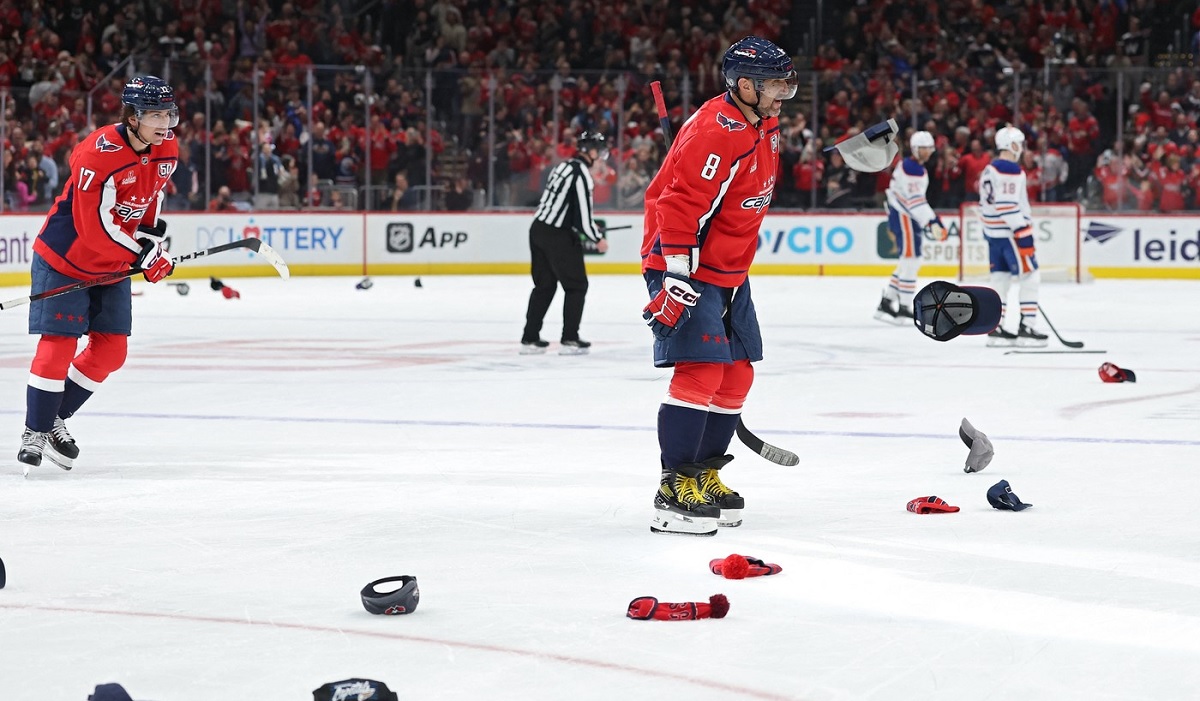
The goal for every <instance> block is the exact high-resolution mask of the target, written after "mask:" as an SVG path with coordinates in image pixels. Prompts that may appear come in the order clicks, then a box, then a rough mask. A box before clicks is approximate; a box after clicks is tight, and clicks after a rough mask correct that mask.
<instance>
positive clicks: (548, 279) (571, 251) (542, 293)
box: [521, 221, 588, 341]
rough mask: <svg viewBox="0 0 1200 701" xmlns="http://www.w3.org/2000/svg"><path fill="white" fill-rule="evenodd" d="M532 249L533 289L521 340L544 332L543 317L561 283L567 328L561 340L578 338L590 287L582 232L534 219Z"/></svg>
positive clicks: (564, 324)
mask: <svg viewBox="0 0 1200 701" xmlns="http://www.w3.org/2000/svg"><path fill="white" fill-rule="evenodd" d="M529 251H530V253H531V254H532V267H531V270H530V273H531V274H532V276H533V292H531V293H530V294H529V309H528V310H527V311H526V312H525V332H524V334H522V336H521V340H522V341H532V340H535V339H537V338H538V335H539V334H540V333H541V331H542V320H543V319H544V318H545V317H546V311H547V310H548V309H550V303H551V302H552V301H554V293H555V291H556V290H557V289H558V285H559V284H560V283H561V284H562V288H563V329H562V336H561V337H560V340H562V341H578V340H579V322H580V320H582V319H583V300H584V297H586V296H587V289H588V279H587V269H586V268H585V267H584V265H583V242H582V241H580V240H579V234H577V233H575V232H573V231H569V230H567V229H555V228H554V227H552V226H549V225H547V224H544V223H542V222H540V221H534V222H533V224H532V225H531V226H530V227H529Z"/></svg>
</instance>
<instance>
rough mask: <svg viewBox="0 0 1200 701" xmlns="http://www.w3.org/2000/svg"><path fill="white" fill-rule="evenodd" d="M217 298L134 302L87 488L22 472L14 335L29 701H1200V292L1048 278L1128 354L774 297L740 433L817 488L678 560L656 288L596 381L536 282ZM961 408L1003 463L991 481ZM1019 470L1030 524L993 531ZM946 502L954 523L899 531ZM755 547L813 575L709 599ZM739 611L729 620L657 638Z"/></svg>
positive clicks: (1070, 307)
mask: <svg viewBox="0 0 1200 701" xmlns="http://www.w3.org/2000/svg"><path fill="white" fill-rule="evenodd" d="M191 282H192V291H191V294H190V295H188V296H180V295H177V294H176V293H175V292H174V291H173V289H172V288H169V287H166V286H163V285H160V286H157V287H151V286H149V285H145V284H142V285H135V289H136V290H139V291H142V292H143V293H144V294H142V295H141V296H138V297H137V298H135V300H134V305H135V310H134V317H135V318H134V325H135V328H134V336H133V338H132V340H131V354H130V359H129V362H128V363H127V365H126V367H125V368H124V369H123V370H121V371H120V372H119V373H117V374H116V375H114V376H113V377H112V378H111V379H110V380H109V381H108V383H107V384H106V386H105V387H103V389H102V390H101V392H100V393H98V394H97V395H96V397H95V398H93V400H92V401H91V402H90V403H89V404H88V405H86V406H85V407H84V408H83V410H82V411H81V412H80V413H79V414H78V415H77V416H76V417H74V418H73V419H72V420H71V421H70V424H69V425H70V428H71V430H72V432H73V433H74V435H75V437H76V439H77V440H78V442H79V444H80V446H81V448H82V455H81V457H80V459H79V460H78V465H77V467H76V468H75V470H74V471H72V472H69V473H67V472H63V471H60V470H59V469H57V468H55V467H53V466H51V465H49V464H48V463H47V464H46V465H45V466H43V467H41V468H39V469H37V470H35V471H34V473H33V474H32V475H30V477H29V478H28V479H25V478H23V477H22V476H21V471H20V469H19V466H18V463H17V462H16V460H15V455H16V452H17V447H18V444H19V436H20V433H21V427H22V423H23V416H24V396H25V383H26V378H27V374H28V368H29V361H30V358H31V357H32V352H33V348H34V340H35V339H33V338H32V337H29V336H27V335H26V334H25V324H26V312H25V310H24V308H19V309H14V310H10V311H5V312H2V313H0V330H2V333H0V363H2V366H3V371H2V372H0V378H2V384H0V390H2V391H3V393H4V396H6V397H8V400H7V401H6V402H4V404H3V409H2V416H3V417H4V421H3V425H4V426H5V428H4V432H3V433H0V435H3V436H7V442H6V443H5V446H6V447H5V448H4V450H5V451H6V452H4V455H5V456H7V457H5V459H4V462H3V463H0V465H4V467H0V558H3V560H4V562H5V564H6V565H7V567H8V586H7V587H6V588H5V589H3V590H0V698H2V699H3V700H4V701H40V700H43V699H46V700H53V701H72V700H78V701H83V699H86V697H87V694H88V693H89V692H90V691H91V689H92V688H93V686H94V685H95V684H97V683H101V682H110V681H117V682H121V683H122V684H124V685H125V687H126V688H127V689H129V691H130V692H131V693H132V695H133V697H134V698H135V699H153V700H155V701H216V700H219V699H256V700H257V701H302V700H304V699H311V698H312V697H311V690H313V689H315V688H317V687H318V686H320V685H321V684H323V683H325V682H329V681H334V680H338V679H344V678H347V677H353V676H364V677H370V678H374V679H377V680H381V681H384V682H386V683H387V684H388V685H389V686H390V687H391V688H392V689H393V690H395V691H397V692H398V693H399V696H400V698H401V699H414V700H415V699H419V700H421V701H430V700H434V699H483V698H486V699H522V700H534V699H536V700H541V699H555V700H557V699H564V698H570V699H571V700H572V701H586V700H593V699H594V700H604V701H611V699H613V698H623V699H648V700H653V701H664V700H665V699H688V700H689V701H700V700H703V699H726V700H727V699H796V700H803V701H842V700H847V699H869V700H872V701H875V700H883V699H888V700H891V699H897V700H901V699H955V700H962V699H1014V698H1019V699H1027V700H1028V699H1039V700H1040V699H1048V700H1049V699H1052V700H1054V701H1104V700H1111V699H1187V698H1197V697H1198V696H1200V509H1198V508H1197V506H1196V498H1197V494H1200V477H1198V472H1197V470H1198V467H1200V315H1198V314H1197V311H1196V310H1197V303H1200V283H1195V282H1170V281H1104V280H1102V281H1098V282H1095V283H1092V284H1087V285H1081V286H1075V285H1043V292H1042V301H1043V304H1044V305H1045V307H1046V310H1047V311H1049V312H1050V314H1051V320H1052V321H1053V322H1054V324H1055V325H1056V326H1057V328H1058V330H1059V331H1060V332H1061V333H1062V334H1063V336H1064V337H1066V338H1067V339H1069V340H1082V341H1085V342H1086V349H1087V350H1099V349H1104V350H1107V351H1108V352H1107V354H1104V355H1099V354H1036V355H1029V354H1012V355H1006V354H1005V353H1004V351H1002V350H996V349H989V348H986V347H985V344H984V341H983V340H982V339H981V338H977V337H976V338H962V339H959V340H955V341H952V342H949V343H937V342H934V341H932V340H929V339H927V338H925V337H924V336H922V335H920V334H919V333H917V332H916V331H915V330H914V329H912V328H909V327H894V326H889V325H884V324H881V323H879V322H877V321H874V320H873V319H872V318H871V314H872V311H873V310H874V308H875V305H876V304H877V302H878V294H879V290H880V288H881V286H882V283H883V281H882V280H879V279H866V278H812V277H804V278H779V277H775V278H768V277H759V278H756V280H755V283H756V284H755V298H756V301H757V305H758V311H759V317H760V319H761V321H762V325H763V328H764V335H765V341H766V354H767V357H766V359H765V360H764V361H763V362H762V363H759V364H758V365H757V380H756V383H755V386H754V389H753V390H752V392H751V395H750V399H749V401H748V403H747V406H746V409H745V414H744V417H745V421H746V423H747V425H748V426H750V427H751V428H752V429H753V430H755V431H757V432H758V433H759V434H760V435H761V436H762V437H763V438H765V439H766V440H768V441H771V442H774V443H776V444H778V445H780V446H782V447H785V448H788V449H791V450H793V451H795V452H797V453H799V454H800V455H801V464H800V465H799V466H796V467H792V468H784V467H780V466H777V465H774V464H772V463H769V462H766V461H764V460H762V459H761V458H758V457H756V456H754V455H753V454H751V453H750V452H749V451H748V450H747V449H746V448H745V447H743V446H741V445H740V444H738V443H736V441H735V443H734V445H733V446H732V450H731V452H732V453H733V454H734V455H735V456H736V460H735V461H734V462H733V463H732V464H730V465H729V467H727V468H726V469H725V471H724V472H723V476H724V478H725V481H726V482H727V483H729V484H730V485H731V486H732V487H733V488H734V489H737V490H738V491H740V492H741V493H742V495H743V496H745V498H746V501H747V508H746V513H745V524H744V525H743V526H742V527H740V528H736V529H722V531H721V532H720V533H719V534H718V535H717V536H716V537H714V538H691V537H683V536H661V535H653V534H651V533H650V531H649V521H650V512H651V501H652V497H653V492H654V490H655V488H656V486H657V481H658V458H657V454H658V450H657V443H656V438H655V433H654V430H653V428H654V425H655V415H656V412H657V409H658V404H659V402H660V400H661V399H662V397H663V396H664V394H665V392H666V388H667V382H668V379H669V372H667V371H663V370H657V369H655V368H654V367H652V365H651V363H650V334H649V331H648V330H647V329H646V328H645V326H643V325H642V322H641V318H640V310H641V307H642V305H643V304H644V302H645V292H644V288H643V287H642V285H641V281H640V279H639V278H638V277H636V276H598V277H593V280H592V289H591V292H590V293H589V296H588V306H587V309H586V311H585V314H584V325H583V336H584V338H587V339H589V340H591V341H593V342H594V343H595V346H594V348H593V352H592V353H591V354H590V355H588V356H583V357H562V356H559V355H557V354H555V351H557V343H555V344H554V345H552V346H551V353H550V354H548V355H544V356H534V357H530V356H521V355H518V353H517V347H518V344H517V341H518V339H519V337H520V334H521V326H522V320H523V315H524V309H525V301H526V298H527V295H528V292H529V282H528V279H527V278H526V277H523V276H504V277H426V278H424V280H423V282H424V286H423V287H421V288H417V287H414V285H413V280H412V278H407V277H394V278H377V279H376V280H375V283H376V284H375V286H374V288H373V289H371V290H369V291H359V290H356V289H355V288H354V283H355V282H356V280H355V279H351V278H336V279H335V278H298V279H292V280H289V281H283V280H280V279H277V278H256V279H235V280H227V281H226V282H227V283H229V284H231V285H232V286H233V287H235V288H237V289H238V290H240V291H241V293H242V298H241V299H239V300H226V299H223V298H222V297H221V296H220V295H219V294H218V293H215V292H212V291H211V290H209V289H208V286H207V285H206V284H205V281H195V280H193V281H191ZM924 282H928V280H927V279H923V281H922V283H924ZM26 293H27V290H22V289H18V288H8V289H5V290H0V295H3V297H4V298H5V299H8V298H10V297H16V296H19V295H21V294H26ZM560 302H561V293H560V296H559V297H557V298H556V300H555V305H554V308H553V309H552V311H551V314H550V317H549V318H548V320H547V328H546V331H545V332H544V333H543V335H544V336H545V337H546V338H547V339H550V340H557V338H558V331H559V320H560V316H559V314H560V311H559V310H560V308H561V307H560ZM1043 330H1045V329H1044V326H1043ZM1049 350H1066V349H1065V348H1064V347H1063V346H1061V345H1059V344H1058V343H1057V342H1055V341H1054V339H1053V337H1052V338H1051V345H1050V346H1049ZM1105 360H1109V361H1112V362H1114V363H1116V364H1118V365H1121V366H1123V367H1128V368H1132V369H1134V370H1135V371H1136V372H1137V375H1138V382H1137V383H1136V384H1103V383H1101V382H1100V380H1099V378H1098V376H1097V368H1098V367H1099V365H1100V364H1101V363H1102V362H1104V361H1105ZM963 417H967V418H969V419H970V420H971V422H972V423H974V425H975V426H976V427H978V428H979V429H980V430H981V431H983V432H985V433H986V434H987V435H988V436H989V437H990V438H991V439H992V442H993V443H994V444H995V448H996V456H995V459H994V460H993V462H992V464H991V465H990V466H989V467H988V468H987V469H986V470H985V471H983V472H982V473H978V474H964V473H963V469H962V468H963V461H964V459H965V457H966V453H967V451H966V448H965V447H964V446H963V445H962V443H961V442H960V441H959V439H958V436H957V429H958V425H959V422H960V420H961V419H962V418H963ZM1000 479H1007V480H1008V481H1009V482H1010V483H1011V484H1012V487H1013V490H1014V491H1015V492H1016V493H1017V494H1018V495H1019V496H1020V498H1021V499H1022V500H1024V501H1026V502H1030V503H1032V504H1034V508H1032V509H1029V510H1026V511H1024V512H1021V513H1012V512H1001V511H996V510H993V509H992V508H991V507H990V506H989V505H988V503H987V501H986V499H985V492H986V491H987V489H988V487H989V486H991V485H992V484H994V483H996V482H997V481H998V480H1000ZM926 495H937V496H940V497H942V498H944V499H946V500H947V501H949V502H950V503H951V504H955V505H958V506H960V507H961V508H962V511H961V512H959V513H956V514H944V515H927V516H918V515H915V514H912V513H909V512H907V511H906V510H905V504H906V502H908V500H910V499H912V498H914V497H918V496H926ZM730 553H741V554H744V555H751V556H755V557H759V558H762V559H764V560H767V561H769V562H774V563H778V564H780V565H782V567H783V572H782V574H780V575H778V576H773V577H760V578H755V579H747V580H741V581H731V580H725V579H722V578H720V577H717V576H715V575H713V574H711V573H710V572H709V571H708V562H709V560H710V559H713V558H718V557H724V556H725V555H728V554H730ZM401 574H410V575H416V576H417V577H418V580H419V583H420V588H421V604H420V607H419V609H418V610H417V611H416V612H415V613H414V614H412V615H409V616H394V617H392V616H388V617H385V616H372V615H369V614H367V613H366V612H365V611H364V610H363V608H362V606H361V604H360V601H359V590H360V589H361V588H362V586H363V585H364V584H366V583H367V582H369V581H371V580H373V579H377V578H380V577H385V576H391V575H401ZM718 592H719V593H723V594H725V595H727V596H728V597H729V601H730V603H731V609H730V612H729V615H728V617H727V618H725V619H723V620H705V621H691V622H658V621H649V622H643V621H633V620H630V619H628V618H626V617H625V610H626V606H627V605H628V603H629V601H630V600H631V599H633V598H635V597H638V596H647V595H648V596H655V597H658V598H659V599H660V600H662V601H704V600H706V599H707V598H708V597H709V596H710V595H712V594H715V593H718Z"/></svg>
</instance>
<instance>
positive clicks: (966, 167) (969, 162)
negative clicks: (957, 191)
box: [958, 139, 992, 202]
mask: <svg viewBox="0 0 1200 701" xmlns="http://www.w3.org/2000/svg"><path fill="white" fill-rule="evenodd" d="M991 162H992V154H990V153H988V152H986V151H984V150H983V142H982V141H980V140H979V139H971V150H970V151H969V152H967V153H965V154H963V155H962V156H960V157H959V159H958V164H959V167H960V168H962V174H963V180H964V181H965V184H966V192H965V193H964V196H963V199H964V200H966V201H968V202H978V201H979V174H980V173H982V172H983V169H984V168H986V167H987V164H989V163H991Z"/></svg>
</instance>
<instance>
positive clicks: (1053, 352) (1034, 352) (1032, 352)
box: [1004, 348, 1108, 355]
mask: <svg viewBox="0 0 1200 701" xmlns="http://www.w3.org/2000/svg"><path fill="white" fill-rule="evenodd" d="M1107 352H1108V351H1106V350H1090V349H1089V350H1080V349H1078V348H1076V349H1075V350H1010V351H1004V354H1005V355H1013V354H1026V355H1056V354H1057V355H1062V354H1070V355H1074V354H1076V353H1107Z"/></svg>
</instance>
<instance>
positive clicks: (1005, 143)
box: [996, 127, 1025, 156]
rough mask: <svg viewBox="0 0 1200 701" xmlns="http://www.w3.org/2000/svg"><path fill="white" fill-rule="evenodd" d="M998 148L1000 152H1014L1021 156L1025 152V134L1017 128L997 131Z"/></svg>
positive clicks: (1005, 128)
mask: <svg viewBox="0 0 1200 701" xmlns="http://www.w3.org/2000/svg"><path fill="white" fill-rule="evenodd" d="M996 148H997V149H999V150H1000V151H1012V152H1013V154H1014V155H1017V156H1020V155H1021V152H1022V151H1024V150H1025V134H1023V133H1022V132H1021V130H1020V129H1017V128H1016V127H1004V128H1003V129H998V130H997V131H996Z"/></svg>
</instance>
